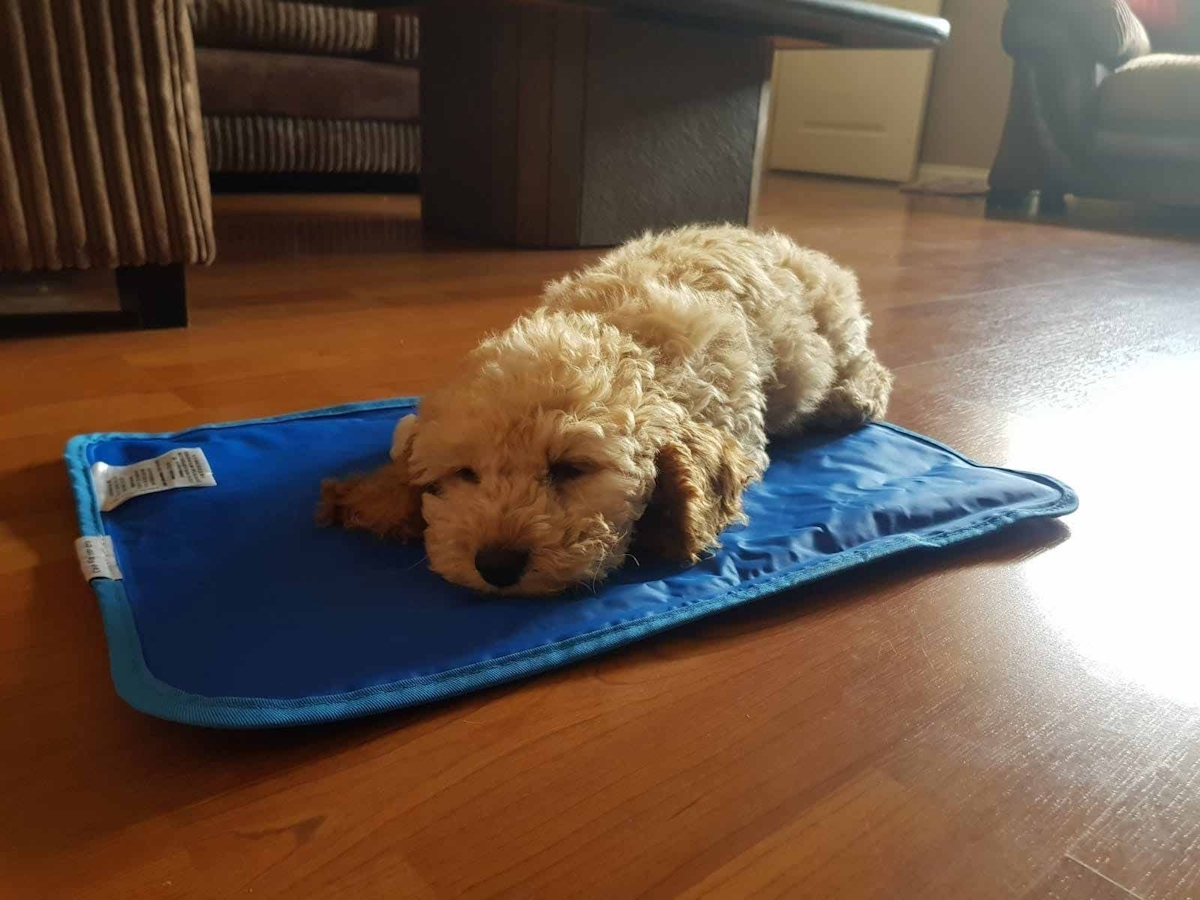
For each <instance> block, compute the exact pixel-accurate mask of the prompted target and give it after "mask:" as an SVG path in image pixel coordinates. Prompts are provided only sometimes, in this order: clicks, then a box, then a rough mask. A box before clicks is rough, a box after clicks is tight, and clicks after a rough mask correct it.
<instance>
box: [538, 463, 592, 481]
mask: <svg viewBox="0 0 1200 900" xmlns="http://www.w3.org/2000/svg"><path fill="white" fill-rule="evenodd" d="M586 474H587V470H586V469H583V468H581V467H580V466H577V465H575V463H572V462H567V461H566V460H562V459H560V460H559V461H558V462H552V463H550V467H549V468H548V469H547V470H546V476H547V477H548V478H549V479H550V481H552V482H553V483H554V484H565V483H566V482H568V481H574V480H575V479H576V478H580V477H582V476H583V475H586Z"/></svg>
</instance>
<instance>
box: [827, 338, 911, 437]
mask: <svg viewBox="0 0 1200 900" xmlns="http://www.w3.org/2000/svg"><path fill="white" fill-rule="evenodd" d="M891 393H892V373H891V372H889V371H888V370H887V368H885V367H884V365H883V364H882V363H881V362H880V361H879V360H878V359H877V358H876V357H875V354H874V353H873V352H872V351H871V350H869V349H868V350H863V351H861V352H860V353H858V354H857V355H856V356H855V357H853V358H852V359H851V360H849V361H848V362H847V363H846V364H845V365H844V366H843V367H842V368H841V369H840V370H839V371H838V377H837V380H836V381H835V382H834V384H833V387H831V388H830V389H829V393H828V394H826V395H825V399H824V400H823V401H822V403H821V405H820V406H819V407H818V408H817V410H816V412H815V413H814V414H813V416H812V419H811V422H812V424H813V425H814V426H815V427H818V428H853V427H855V426H857V425H862V424H863V423H864V422H869V421H871V420H874V419H882V418H883V417H884V415H885V414H886V413H887V405H888V397H890V396H891Z"/></svg>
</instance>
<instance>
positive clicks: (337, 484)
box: [315, 478, 357, 527]
mask: <svg viewBox="0 0 1200 900" xmlns="http://www.w3.org/2000/svg"><path fill="white" fill-rule="evenodd" d="M356 480H357V479H355V478H326V479H325V480H324V481H322V482H321V499H320V500H318V501H317V512H316V516H315V518H316V521H317V524H318V525H321V526H325V527H328V526H331V525H348V524H349V523H348V522H347V521H346V518H345V515H346V512H347V505H346V496H347V494H348V493H349V492H350V489H351V487H352V486H353V483H354V482H355V481H356Z"/></svg>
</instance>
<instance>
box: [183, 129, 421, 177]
mask: <svg viewBox="0 0 1200 900" xmlns="http://www.w3.org/2000/svg"><path fill="white" fill-rule="evenodd" d="M204 138H205V141H206V142H207V144H208V155H209V162H210V164H211V166H212V170H213V171H214V172H244V173H249V172H267V173H272V172H316V173H334V172H339V173H340V172H345V173H365V174H391V175H407V174H416V173H418V172H419V171H420V169H421V132H420V126H419V125H417V124H415V123H412V122H375V121H349V120H328V119H294V118H275V117H268V116H205V118H204Z"/></svg>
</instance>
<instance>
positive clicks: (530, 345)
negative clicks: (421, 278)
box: [318, 226, 892, 594]
mask: <svg viewBox="0 0 1200 900" xmlns="http://www.w3.org/2000/svg"><path fill="white" fill-rule="evenodd" d="M869 324H870V323H869V320H868V318H867V317H866V315H865V314H864V313H863V310H862V307H861V304H860V301H859V295H858V284H857V281H856V279H855V277H854V275H853V274H852V273H850V272H848V271H847V270H845V269H843V268H840V267H839V266H838V265H837V264H835V263H834V262H833V261H832V260H831V259H830V258H829V257H827V256H825V255H823V254H821V253H818V252H816V251H814V250H808V249H804V248H801V247H799V246H797V245H796V244H794V243H793V242H792V241H790V240H789V239H788V238H786V237H783V236H782V235H779V234H760V233H755V232H752V231H749V230H747V229H744V228H738V227H733V226H718V227H686V228H680V229H678V230H675V231H669V232H665V233H661V234H649V235H646V236H645V237H642V238H640V239H638V240H634V241H632V242H630V243H628V244H626V245H624V246H622V247H620V248H618V249H616V250H614V251H613V252H611V253H609V254H608V255H607V256H605V257H604V258H603V259H601V260H600V262H599V263H597V264H596V265H595V266H592V267H591V268H588V269H584V270H583V271H581V272H579V273H577V274H574V275H569V276H567V277H566V278H563V279H562V280H560V281H557V282H553V283H551V284H549V285H547V286H546V288H545V291H544V295H543V298H542V302H541V304H540V305H539V306H538V307H537V308H536V309H535V310H533V311H532V312H530V313H528V314H527V315H524V316H522V317H521V318H520V319H518V320H517V321H516V322H515V323H513V325H512V326H511V327H510V328H509V329H508V330H506V331H504V332H502V333H500V334H495V335H492V336H490V337H488V338H486V339H485V340H484V341H483V342H482V343H481V344H480V345H479V347H478V348H477V349H476V350H475V351H474V352H472V353H471V354H470V356H468V358H467V360H466V362H465V363H464V364H463V366H462V367H461V372H460V374H459V375H458V377H457V378H455V379H454V380H453V381H452V382H450V383H449V384H447V385H445V386H444V387H442V388H441V389H440V390H438V391H435V392H434V393H432V394H430V395H429V396H427V397H425V398H424V399H423V400H422V402H421V405H420V412H419V416H407V417H405V418H404V419H402V420H401V421H400V423H399V424H398V425H397V426H396V430H395V436H394V442H393V446H392V453H391V456H392V461H391V463H389V464H388V465H386V466H384V467H383V468H382V469H379V470H378V471H376V472H374V473H371V474H367V475H360V476H353V477H350V478H347V479H344V480H330V481H326V482H325V484H324V485H323V488H322V492H321V504H320V508H319V510H318V519H319V520H320V521H321V522H323V523H327V524H331V523H338V524H341V525H344V526H346V527H349V528H357V529H363V530H366V531H370V532H374V533H375V534H377V535H379V536H380V537H384V538H391V539H395V540H399V541H419V540H422V539H423V540H424V542H425V549H426V553H427V555H428V557H429V564H430V566H431V567H432V568H433V570H434V571H435V572H438V573H439V574H441V575H442V576H443V577H445V578H446V579H448V580H449V581H452V582H454V583H456V584H460V585H464V586H466V587H469V588H474V589H475V590H477V591H483V592H490V593H502V594H553V593H556V592H558V591H562V590H563V589H565V588H568V587H570V586H572V585H575V584H579V583H589V584H591V583H595V582H596V581H597V580H599V579H601V578H603V577H604V576H606V575H607V574H609V573H610V572H612V571H613V570H614V569H615V568H617V567H618V566H619V565H621V563H622V561H623V560H624V559H625V557H626V555H627V553H628V552H629V551H630V548H631V547H636V548H637V552H639V553H641V552H646V553H650V554H657V555H659V556H662V557H666V558H668V559H671V560H677V561H679V562H681V563H689V562H694V561H696V560H697V559H698V558H699V557H700V555H701V554H702V553H703V552H705V551H706V550H708V549H710V548H712V547H714V546H715V545H716V544H717V541H718V538H719V536H720V534H721V532H722V530H723V529H724V528H725V527H726V526H728V525H730V524H731V523H734V522H741V521H745V518H744V515H743V513H742V494H743V492H744V491H745V489H746V486H747V485H749V484H751V483H752V482H754V481H756V480H757V479H759V478H760V477H761V476H762V474H763V472H764V471H765V469H766V468H767V463H768V460H767V452H766V447H767V440H768V437H770V436H773V435H786V434H795V433H797V432H799V431H801V430H803V429H806V428H810V427H819V428H831V427H833V428H847V427H853V426H856V425H859V424H861V423H863V422H865V421H867V420H868V419H875V418H881V417H882V416H883V414H884V412H885V410H886V407H887V401H888V395H889V393H890V391H891V385H892V376H891V374H890V373H889V372H888V371H887V369H885V368H884V367H883V366H882V365H881V364H880V363H879V361H878V360H877V359H876V358H875V354H874V353H873V352H872V351H871V350H870V348H869V347H868V346H867V331H868V328H869Z"/></svg>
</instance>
